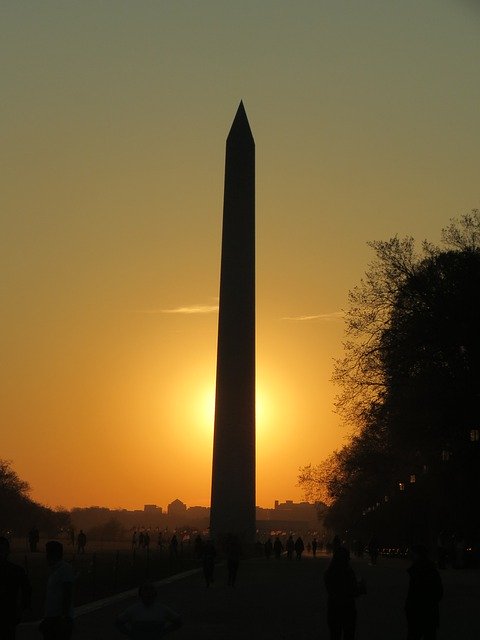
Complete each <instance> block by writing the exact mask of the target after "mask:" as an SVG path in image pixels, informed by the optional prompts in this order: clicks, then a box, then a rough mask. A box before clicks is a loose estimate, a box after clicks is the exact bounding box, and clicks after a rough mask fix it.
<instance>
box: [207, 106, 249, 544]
mask: <svg viewBox="0 0 480 640" xmlns="http://www.w3.org/2000/svg"><path fill="white" fill-rule="evenodd" d="M210 517H211V519H210V525H211V531H212V534H213V536H215V537H216V538H217V539H218V538H222V537H224V536H226V535H227V534H234V535H237V536H239V537H240V539H241V540H243V541H244V542H253V540H254V536H255V142H254V140H253V136H252V132H251V130H250V125H249V124H248V119H247V115H246V113H245V109H244V107H243V103H242V102H240V106H239V107H238V110H237V113H236V115H235V119H234V121H233V124H232V127H231V129H230V133H229V134H228V138H227V145H226V158H225V193H224V203H223V231H222V262H221V275H220V310H219V320H218V349H217V383H216V398H215V434H214V444H213V472H212V501H211V516H210Z"/></svg>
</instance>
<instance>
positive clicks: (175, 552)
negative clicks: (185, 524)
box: [170, 533, 178, 558]
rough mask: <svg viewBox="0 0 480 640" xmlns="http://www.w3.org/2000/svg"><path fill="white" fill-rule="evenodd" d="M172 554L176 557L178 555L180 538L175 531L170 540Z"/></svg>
mask: <svg viewBox="0 0 480 640" xmlns="http://www.w3.org/2000/svg"><path fill="white" fill-rule="evenodd" d="M170 556H171V557H175V558H176V557H178V538H177V535H176V534H175V533H174V534H173V536H172V538H171V540H170Z"/></svg>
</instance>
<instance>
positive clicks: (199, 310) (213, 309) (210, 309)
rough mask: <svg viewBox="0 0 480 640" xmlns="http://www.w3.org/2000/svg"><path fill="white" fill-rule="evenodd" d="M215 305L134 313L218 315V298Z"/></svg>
mask: <svg viewBox="0 0 480 640" xmlns="http://www.w3.org/2000/svg"><path fill="white" fill-rule="evenodd" d="M213 300H214V304H192V305H188V306H185V307H174V308H173V309H135V310H134V311H132V313H139V314H142V315H143V314H144V315H159V314H162V313H169V314H172V313H175V314H180V315H185V316H188V315H198V314H206V313H217V311H218V298H216V299H215V298H214V299H213Z"/></svg>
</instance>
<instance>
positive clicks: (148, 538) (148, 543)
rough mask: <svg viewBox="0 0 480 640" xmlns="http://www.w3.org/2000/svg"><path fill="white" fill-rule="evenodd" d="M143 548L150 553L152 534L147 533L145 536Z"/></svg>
mask: <svg viewBox="0 0 480 640" xmlns="http://www.w3.org/2000/svg"><path fill="white" fill-rule="evenodd" d="M143 546H144V548H145V549H146V550H147V551H149V549H150V534H149V533H148V531H145V533H144V534H143Z"/></svg>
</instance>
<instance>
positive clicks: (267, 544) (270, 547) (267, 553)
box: [263, 538, 273, 560]
mask: <svg viewBox="0 0 480 640" xmlns="http://www.w3.org/2000/svg"><path fill="white" fill-rule="evenodd" d="M263 550H264V553H265V557H266V558H267V560H270V557H271V555H272V553H273V543H272V539H271V538H268V539H267V540H266V542H265V545H264V547H263Z"/></svg>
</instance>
